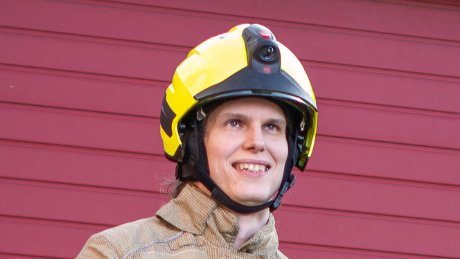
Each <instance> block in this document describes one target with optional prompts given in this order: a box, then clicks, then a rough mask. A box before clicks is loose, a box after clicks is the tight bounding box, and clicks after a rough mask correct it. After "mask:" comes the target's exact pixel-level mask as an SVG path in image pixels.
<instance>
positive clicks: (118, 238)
mask: <svg viewBox="0 0 460 259" xmlns="http://www.w3.org/2000/svg"><path fill="white" fill-rule="evenodd" d="M179 233H181V231H180V230H179V229H176V228H175V227H173V226H171V225H170V224H168V223H167V222H165V221H164V220H162V219H161V218H159V217H156V216H154V217H151V218H147V219H141V220H137V221H133V222H130V223H126V224H123V225H120V226H117V227H114V228H111V229H107V230H104V231H102V232H100V233H97V234H95V235H93V236H91V237H90V238H89V239H88V241H87V242H86V244H85V246H84V247H83V249H82V251H81V252H80V254H79V255H78V256H77V258H89V257H91V256H93V257H94V256H96V255H97V256H98V257H99V258H123V256H125V255H127V254H128V253H130V251H134V250H136V249H138V248H142V247H144V246H146V245H148V244H150V243H152V242H158V241H160V242H162V241H163V242H164V240H168V239H171V238H172V237H174V236H175V235H178V234H179Z"/></svg>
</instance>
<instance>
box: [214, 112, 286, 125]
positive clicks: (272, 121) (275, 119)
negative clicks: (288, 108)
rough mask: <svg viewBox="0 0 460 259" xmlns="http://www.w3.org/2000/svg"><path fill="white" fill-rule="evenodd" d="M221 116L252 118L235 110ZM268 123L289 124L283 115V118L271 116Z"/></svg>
mask: <svg viewBox="0 0 460 259" xmlns="http://www.w3.org/2000/svg"><path fill="white" fill-rule="evenodd" d="M220 116H223V117H233V118H236V119H247V120H248V119H250V116H247V115H245V114H241V113H233V112H226V113H222V114H220ZM266 123H273V124H287V120H286V119H285V118H284V117H283V118H278V117H275V118H269V119H268V120H267V121H266Z"/></svg>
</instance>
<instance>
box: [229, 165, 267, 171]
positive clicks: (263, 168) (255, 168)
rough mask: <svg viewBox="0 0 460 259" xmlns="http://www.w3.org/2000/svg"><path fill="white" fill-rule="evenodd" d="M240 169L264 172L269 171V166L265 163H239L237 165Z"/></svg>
mask: <svg viewBox="0 0 460 259" xmlns="http://www.w3.org/2000/svg"><path fill="white" fill-rule="evenodd" d="M236 168H237V169H238V170H248V171H251V172H264V171H267V167H266V166H265V165H253V164H238V165H236Z"/></svg>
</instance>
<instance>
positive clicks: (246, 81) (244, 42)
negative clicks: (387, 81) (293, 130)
mask: <svg viewBox="0 0 460 259" xmlns="http://www.w3.org/2000/svg"><path fill="white" fill-rule="evenodd" d="M267 46H268V47H267ZM245 96H261V97H266V98H273V99H276V100H279V101H282V102H285V103H287V104H289V105H291V106H293V107H294V108H296V109H297V110H299V111H300V112H301V113H302V114H303V117H304V119H303V120H302V122H301V123H299V124H301V125H297V126H298V127H299V129H300V130H299V132H300V134H301V137H302V138H303V140H302V143H300V144H299V149H300V152H299V157H298V159H297V164H296V166H297V167H299V168H300V169H302V170H303V169H304V167H305V165H306V162H307V161H308V159H309V157H310V156H311V153H312V150H313V145H314V141H315V136H316V127H317V114H318V113H317V107H316V99H315V95H314V93H313V89H312V87H311V84H310V80H309V79H308V76H307V74H306V73H305V70H304V68H303V66H302V64H301V63H300V61H299V60H298V59H297V57H296V56H295V55H294V54H293V53H292V52H291V51H290V50H289V49H288V48H287V47H285V46H284V45H283V44H281V43H280V42H278V41H276V39H275V37H274V35H273V34H272V33H271V31H270V30H268V29H267V28H265V27H263V26H261V25H255V24H253V25H249V24H242V25H238V26H236V27H234V28H232V29H231V30H230V31H229V32H227V33H224V34H221V35H218V36H215V37H212V38H210V39H208V40H206V41H205V42H203V43H201V44H200V45H198V46H197V47H196V48H194V49H193V50H192V51H190V53H189V54H188V56H187V58H186V59H185V60H184V61H183V62H182V63H181V64H180V65H179V66H178V67H177V69H176V71H175V73H174V77H173V81H172V83H171V85H169V87H168V88H167V89H166V93H165V97H164V100H163V104H162V109H161V118H160V127H161V129H160V132H161V137H162V139H163V144H164V151H165V156H166V157H167V158H168V159H170V160H173V161H177V162H180V161H181V160H182V158H183V155H184V152H183V151H184V150H182V140H181V132H180V131H181V122H182V120H183V119H184V118H185V117H187V116H188V115H189V113H190V112H191V111H192V110H195V108H197V107H199V106H201V105H202V104H204V103H208V102H211V101H215V100H219V99H222V98H236V97H245Z"/></svg>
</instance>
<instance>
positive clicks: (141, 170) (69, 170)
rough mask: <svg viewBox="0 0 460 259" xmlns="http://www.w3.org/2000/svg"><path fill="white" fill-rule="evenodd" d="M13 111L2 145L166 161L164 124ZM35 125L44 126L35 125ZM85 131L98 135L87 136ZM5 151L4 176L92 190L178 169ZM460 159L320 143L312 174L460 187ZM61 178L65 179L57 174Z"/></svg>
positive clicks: (400, 148) (398, 148)
mask: <svg viewBox="0 0 460 259" xmlns="http://www.w3.org/2000/svg"><path fill="white" fill-rule="evenodd" d="M8 109H11V108H5V107H3V108H2V109H0V111H1V114H2V118H3V121H4V122H5V125H9V127H0V133H1V134H0V136H1V137H0V138H3V139H6V138H11V139H22V140H25V141H27V140H28V141H34V142H36V141H42V142H44V143H57V144H60V145H75V146H89V147H94V148H97V149H100V148H102V149H116V150H121V151H124V152H127V151H128V152H129V151H135V152H147V153H149V154H155V155H158V156H160V157H162V156H163V146H162V142H161V139H160V137H159V135H158V132H155V131H156V130H157V127H158V124H157V123H155V122H154V123H153V124H152V125H150V126H149V125H144V123H143V122H139V121H137V122H136V121H131V120H125V121H124V120H123V119H119V118H118V119H111V118H107V117H102V118H99V117H94V116H86V115H85V114H73V113H71V114H67V113H65V112H64V113H53V112H49V111H45V112H42V111H36V110H31V111H30V110H25V109H19V111H21V112H19V113H17V111H18V109H11V110H12V111H9V112H8V113H7V112H5V111H6V110H8ZM7 114H10V115H9V116H7ZM18 118H21V121H20V122H18V121H17V120H18ZM33 118H44V119H41V120H33ZM80 124H86V126H82V125H80ZM125 124H126V125H125ZM30 125H34V130H33V131H31V130H28V129H29V128H30ZM124 125H125V126H124ZM155 125H156V126H155ZM15 127H16V128H15ZM124 127H127V128H129V132H138V134H134V135H126V134H125V133H124ZM85 128H90V129H91V130H83V129H85ZM144 128H145V129H144ZM139 131H145V132H139ZM150 141H153V143H150ZM6 144H7V143H6ZM0 147H1V148H0V152H1V154H2V157H3V158H5V159H4V161H3V166H4V168H8V170H5V171H2V174H3V175H4V176H7V175H9V176H10V177H16V176H17V177H24V178H26V179H36V180H45V181H52V180H53V179H55V180H56V181H66V180H68V181H70V182H73V183H82V184H87V185H104V184H107V186H111V187H116V188H118V187H120V186H125V187H122V188H133V187H134V186H139V188H141V189H143V188H146V190H150V187H149V184H150V181H147V179H149V177H151V176H152V174H155V176H156V177H159V178H160V179H162V178H167V176H168V175H170V174H171V172H172V171H173V163H169V162H167V161H166V160H161V161H158V160H157V159H152V160H150V159H151V158H150V157H142V156H140V157H138V156H134V157H130V156H129V154H123V153H120V154H111V153H109V154H107V153H97V152H96V153H93V152H92V151H85V150H79V149H77V150H72V149H70V150H69V149H59V148H57V149H55V148H54V149H53V146H45V147H42V146H38V147H36V146H27V145H26V146H17V145H13V146H11V145H5V144H4V143H2V145H0ZM88 152H89V153H88ZM459 156H460V154H459V153H458V152H452V151H448V150H446V151H443V150H439V149H433V148H418V147H410V146H404V145H394V144H384V143H376V142H371V141H353V140H346V139H336V138H330V137H324V136H318V138H317V141H316V145H315V149H314V152H313V156H312V158H311V160H310V162H309V164H308V167H307V169H309V170H313V171H322V172H331V173H339V174H350V175H361V176H369V177H379V178H392V179H400V180H409V181H420V182H432V183H439V184H447V185H457V186H459V185H460V175H459V174H458V169H459V168H460V157H459ZM42 161H48V162H47V163H43V162H42ZM68 165H69V166H68ZM70 165H71V166H70ZM130 168H135V169H136V170H132V172H130V174H135V175H136V177H133V179H139V181H134V186H129V185H128V186H126V185H124V184H125V183H123V181H122V182H119V181H118V180H117V178H113V177H109V178H108V179H105V178H106V176H113V175H125V172H127V171H130ZM57 171H59V172H61V173H60V174H56V173H55V172H57ZM32 172H34V174H32V175H30V174H29V173H32ZM164 173H165V174H166V176H165V175H164ZM144 174H145V175H144ZM89 179H91V181H86V180H89ZM146 184H147V185H146Z"/></svg>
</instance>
